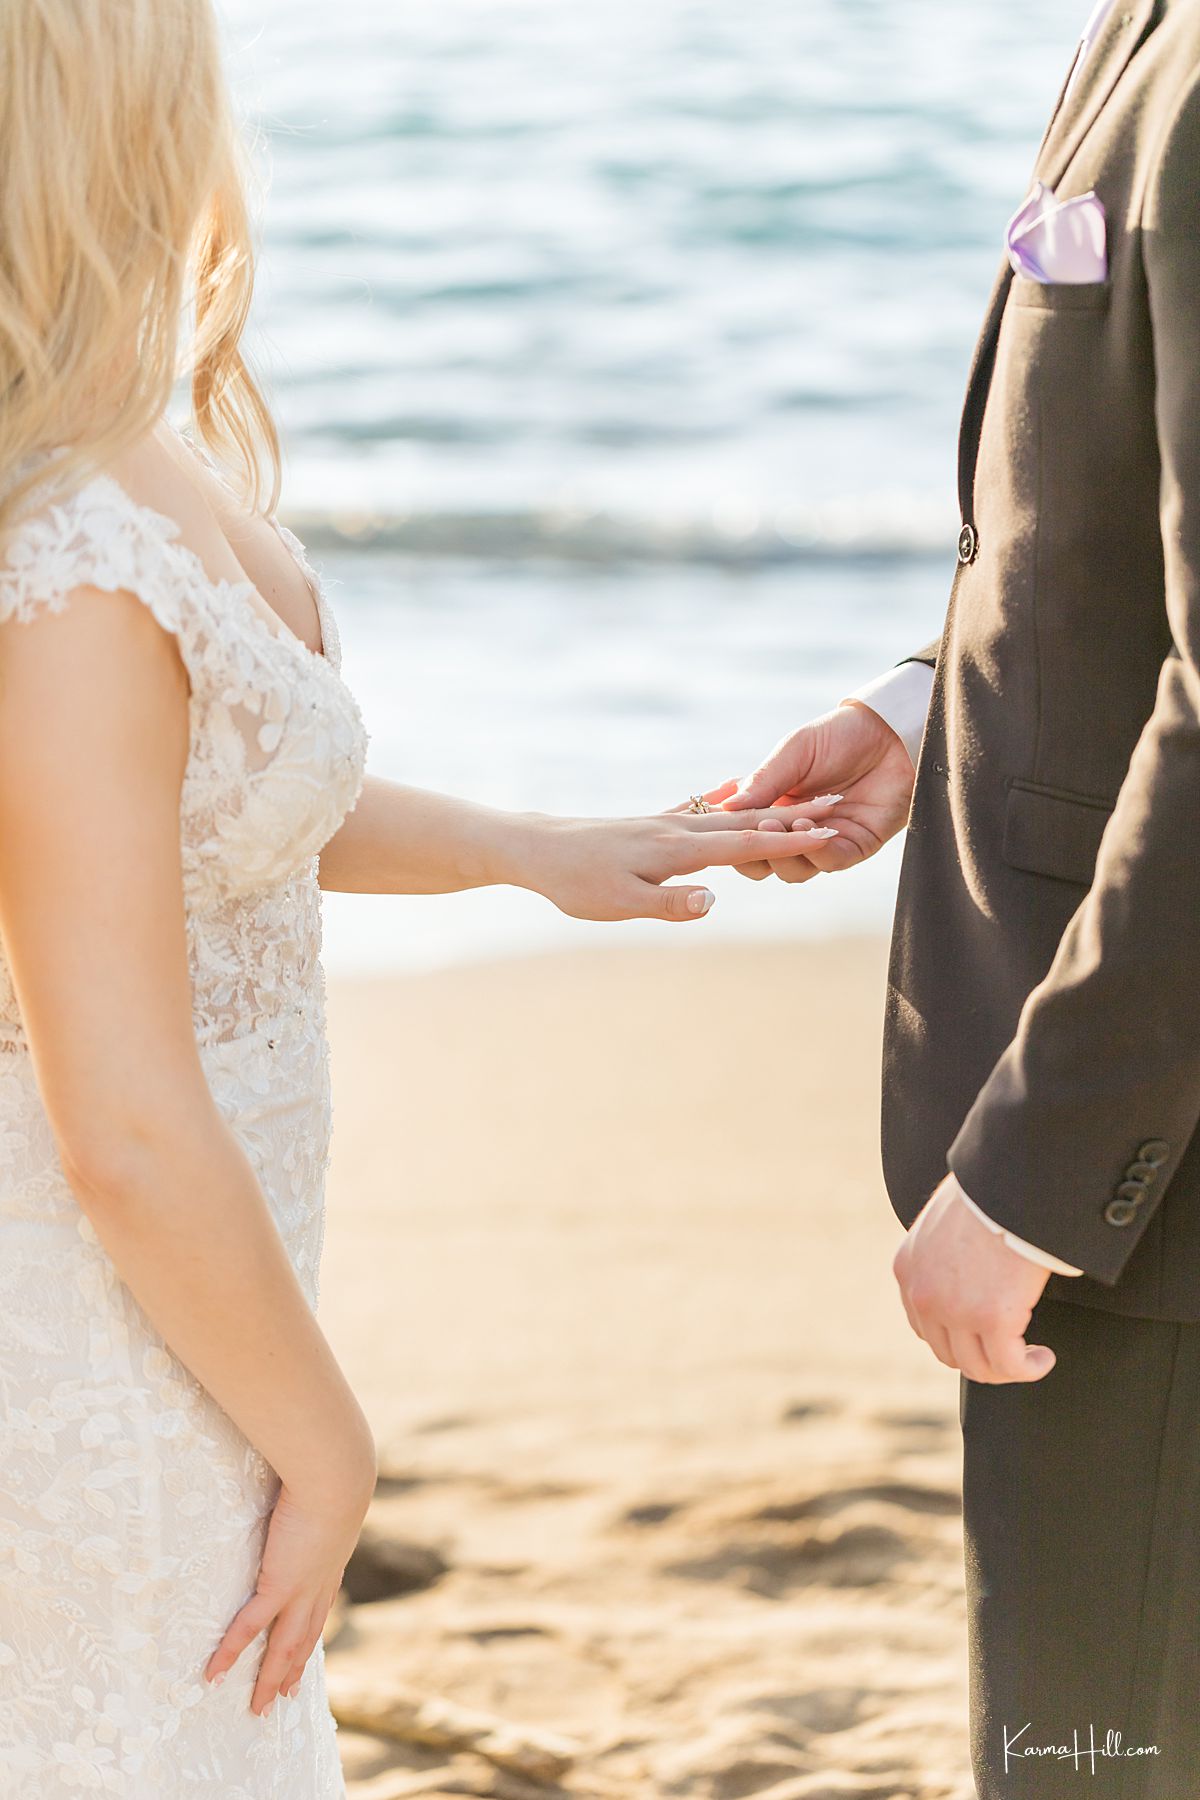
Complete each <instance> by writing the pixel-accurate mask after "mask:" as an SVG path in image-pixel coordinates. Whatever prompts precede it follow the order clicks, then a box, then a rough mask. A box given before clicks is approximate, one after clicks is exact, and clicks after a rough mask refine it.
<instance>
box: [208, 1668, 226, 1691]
mask: <svg viewBox="0 0 1200 1800" xmlns="http://www.w3.org/2000/svg"><path fill="white" fill-rule="evenodd" d="M228 1673H229V1671H228V1669H220V1670H219V1671H218V1672H217V1674H215V1675H211V1676H210V1677H209V1680H210V1681H211V1682H212V1685H213V1686H214V1687H220V1685H221V1683H222V1682H223V1681H224V1679H225V1677H226V1675H228Z"/></svg>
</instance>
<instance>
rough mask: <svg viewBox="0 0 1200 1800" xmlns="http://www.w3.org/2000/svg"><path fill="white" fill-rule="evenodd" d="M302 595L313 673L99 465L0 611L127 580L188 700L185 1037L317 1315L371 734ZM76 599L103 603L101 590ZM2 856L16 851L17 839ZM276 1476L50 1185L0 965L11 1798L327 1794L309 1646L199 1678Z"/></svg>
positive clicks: (35, 1100)
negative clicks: (293, 1677)
mask: <svg viewBox="0 0 1200 1800" xmlns="http://www.w3.org/2000/svg"><path fill="white" fill-rule="evenodd" d="M279 529H280V533H281V536H283V537H284V539H285V541H287V542H288V543H289V545H290V547H291V548H292V550H293V553H294V554H295V555H296V557H297V560H298V562H299V563H300V566H301V568H302V569H303V570H304V571H305V573H306V574H307V576H308V577H309V579H310V581H311V583H312V585H313V589H314V594H315V596H316V598H317V603H318V607H319V611H320V617H321V624H322V629H323V633H324V647H325V654H324V656H320V655H317V654H315V653H313V652H312V651H310V650H309V649H308V648H307V647H306V646H305V645H304V644H302V643H301V642H300V640H299V639H298V638H296V637H295V636H294V635H293V634H291V633H290V632H289V633H286V635H281V633H283V632H284V628H283V626H282V625H281V626H280V630H279V632H276V630H275V628H274V626H273V625H272V624H271V623H269V622H268V621H267V620H265V619H264V618H263V617H262V615H261V614H260V613H259V612H258V611H256V610H255V608H254V607H253V606H251V605H250V604H249V603H248V597H247V596H248V592H249V591H250V590H249V584H232V583H229V582H224V581H221V582H214V581H213V580H212V579H210V578H209V576H208V575H207V574H206V572H205V570H204V568H203V566H202V564H201V563H200V561H199V559H198V558H197V557H196V555H195V554H194V553H193V552H191V551H190V550H188V549H187V548H186V547H185V546H184V545H183V544H181V543H180V542H179V541H178V533H177V528H176V527H175V525H174V523H173V522H172V521H170V520H168V519H166V518H164V517H163V516H161V515H160V514H158V513H155V512H152V511H149V510H148V509H147V508H145V507H143V506H141V505H139V504H137V503H135V502H134V500H133V499H132V498H131V497H130V496H129V494H128V493H126V491H125V490H124V489H123V488H122V487H121V486H119V485H118V484H117V483H116V482H115V481H114V480H112V479H110V478H108V477H102V478H99V479H95V480H91V481H88V482H87V483H86V485H85V486H83V487H82V488H81V489H80V490H79V491H77V492H76V493H74V494H73V495H72V496H70V497H68V498H66V499H65V500H63V501H61V502H58V503H55V504H48V505H43V506H42V507H41V509H40V511H39V512H38V513H37V515H35V516H33V517H31V518H30V519H29V520H28V521H27V522H26V523H24V524H22V525H21V526H20V527H18V530H17V533H16V535H15V537H14V538H13V539H12V540H11V542H10V547H9V550H8V554H7V558H6V563H5V564H4V565H0V619H13V618H15V619H19V620H26V619H29V618H32V617H33V616H34V615H35V614H36V613H37V611H38V610H39V609H40V608H45V607H49V608H52V609H57V608H61V607H62V606H64V605H65V604H67V603H68V596H69V595H70V594H71V590H72V589H74V588H76V587H78V586H79V584H81V583H87V584H90V585H94V586H95V587H97V588H101V589H105V590H108V591H110V592H111V591H116V590H120V589H128V590H131V591H132V592H133V593H134V594H136V595H138V596H139V597H140V598H141V599H142V601H143V602H144V603H145V605H146V606H148V607H149V608H150V611H151V612H152V613H153V615H154V617H155V618H156V619H157V620H158V621H159V623H160V624H161V625H162V626H163V627H165V628H166V629H167V630H168V631H170V632H171V633H173V634H174V636H175V638H176V640H177V642H178V645H179V649H180V653H181V655H182V658H183V661H184V663H185V665H186V668H187V672H188V675H189V678H190V686H191V702H190V713H191V744H190V754H189V759H188V764H187V772H186V777H185V782H184V789H183V796H182V804H181V828H182V846H183V877H184V887H185V898H186V906H187V926H188V939H189V952H190V960H191V977H192V988H193V995H194V1018H195V1031H196V1039H197V1043H198V1045H199V1048H200V1054H201V1057H202V1060H203V1066H204V1070H205V1073H206V1075H207V1078H208V1082H209V1085H210V1087H211V1090H212V1093H213V1095H214V1097H215V1100H216V1103H217V1105H218V1107H219V1108H220V1111H221V1113H222V1114H223V1116H224V1117H225V1118H226V1119H227V1120H228V1121H229V1123H230V1125H231V1126H232V1128H233V1129H234V1131H235V1132H236V1134H237V1136H238V1139H239V1141H240V1143H241V1144H242V1146H243V1148H244V1149H245V1151H246V1153H247V1155H248V1156H249V1158H250V1160H251V1162H252V1163H253V1166H254V1168H255V1170H256V1172H257V1174H258V1177H259V1179H260V1181H261V1183H262V1187H263V1191H264V1193H265V1195H266V1197H267V1200H268V1202H269V1204H270V1206H271V1209H272V1211H273V1213H274V1216H275V1219H276V1221H277V1223H278V1226H279V1230H280V1232H281V1234H282V1236H283V1239H284V1241H285V1243H286V1245H287V1249H288V1252H289V1255H290V1257H291V1260H292V1262H293V1264H294V1266H295V1269H296V1273H297V1275H298V1277H299V1280H300V1282H301V1284H302V1286H303V1289H304V1292H305V1294H306V1295H307V1297H308V1299H309V1301H310V1303H311V1304H312V1305H313V1306H314V1307H315V1305H316V1300H317V1271H318V1262H319V1258H320V1252H321V1240H322V1232H323V1221H324V1182H325V1170H326V1161H327V1155H328V1148H329V1134H330V1096H329V1081H328V1058H327V1046H326V1037H325V1022H324V983H323V976H322V970H321V965H320V961H319V949H320V890H319V888H318V885H317V852H318V850H319V849H320V848H321V846H322V845H323V844H324V843H325V842H326V841H327V840H328V839H329V838H330V837H331V836H332V834H333V832H334V831H335V830H336V829H337V827H338V825H339V824H340V823H341V821H342V820H343V818H344V817H345V815H346V813H347V812H348V811H349V810H350V809H351V807H352V806H353V805H354V802H355V800H356V799H357V796H358V793H359V789H360V785H361V781H362V777H363V769H364V760H365V752H366V742H367V734H366V732H365V730H364V728H363V722H362V718H361V716H360V713H359V710H358V707H357V705H356V703H355V701H354V699H353V697H352V695H351V694H350V692H349V690H348V689H347V688H346V687H345V685H344V684H343V682H342V680H341V678H340V675H339V672H338V671H339V666H340V655H339V648H338V638H337V632H336V628H335V625H334V622H333V619H332V617H331V615H330V612H329V607H328V603H327V601H326V599H325V596H324V595H323V594H322V592H321V589H320V583H319V581H318V580H317V579H316V577H315V575H314V573H313V571H312V570H311V568H310V567H309V565H308V563H307V561H306V560H305V558H304V556H303V552H302V550H301V549H300V546H299V545H298V544H297V542H296V540H295V539H294V538H293V537H292V536H291V534H290V533H288V532H286V531H284V530H283V529H282V528H279ZM69 603H70V604H72V605H78V604H90V605H93V606H96V605H99V606H103V605H105V604H108V601H107V599H106V598H105V597H104V596H103V595H100V596H92V597H90V598H89V599H83V598H82V597H80V596H74V597H72V598H71V599H70V602H69ZM0 854H3V846H0ZM277 1491H278V1478H277V1477H276V1476H275V1474H274V1472H273V1471H272V1470H271V1468H270V1467H269V1466H268V1465H267V1463H266V1462H265V1461H264V1460H263V1458H262V1457H261V1456H260V1455H259V1454H258V1452H257V1451H256V1450H255V1449H254V1448H253V1447H252V1446H251V1445H250V1444H249V1443H248V1442H247V1440H246V1439H245V1438H244V1437H243V1436H242V1434H241V1433H240V1432H239V1431H238V1429H237V1428H236V1427H235V1425H234V1424H233V1422H232V1421H231V1419H230V1418H229V1417H228V1415H227V1414H226V1413H224V1412H223V1411H222V1410H221V1408H220V1407H218V1406H217V1405H216V1403H215V1402H214V1401H213V1400H212V1399H211V1397H210V1396H209V1395H208V1393H207V1392H206V1391H205V1389H203V1388H202V1387H201V1386H200V1385H199V1383H198V1382H197V1381H196V1380H195V1379H194V1378H193V1377H192V1376H191V1375H190V1373H189V1372H188V1371H187V1369H186V1368H184V1367H183V1366H182V1364H181V1363H179V1362H178V1361H177V1359H176V1358H175V1357H174V1356H173V1355H172V1354H171V1352H170V1351H169V1350H168V1349H167V1348H166V1346H165V1344H164V1343H163V1340H162V1339H161V1337H160V1336H159V1335H158V1333H157V1332H156V1331H155V1330H154V1329H153V1327H152V1326H151V1325H150V1323H149V1321H148V1319H147V1318H146V1316H145V1314H144V1313H143V1312H142V1311H141V1309H140V1308H139V1306H138V1305H137V1303H136V1302H135V1301H134V1299H133V1297H132V1295H131V1294H130V1293H129V1292H128V1290H127V1289H126V1288H125V1287H124V1285H123V1284H122V1282H121V1280H120V1278H119V1276H118V1275H117V1272H116V1270H115V1269H114V1267H113V1265H112V1263H111V1262H110V1261H109V1259H108V1257H107V1255H106V1254H105V1252H104V1251H103V1249H102V1248H101V1246H100V1244H99V1242H98V1240H97V1237H96V1234H95V1232H94V1230H93V1228H92V1226H91V1225H90V1224H89V1222H88V1220H87V1218H86V1216H85V1215H84V1214H83V1212H82V1211H81V1210H80V1207H79V1205H78V1203H77V1201H76V1200H75V1198H74V1195H73V1194H72V1192H71V1190H70V1188H69V1187H68V1186H67V1183H66V1181H65V1180H64V1178H63V1173H62V1168H61V1164H60V1161H59V1158H58V1155H57V1152H56V1149H55V1145H54V1142H53V1139H52V1137H51V1133H50V1129H49V1126H48V1124H47V1120H46V1117H45V1114H44V1111H43V1108H42V1105H41V1101H40V1099H39V1096H38V1089H37V1084H36V1082H35V1079H34V1074H33V1069H32V1067H31V1064H30V1056H29V1051H28V1046H27V1043H26V1039H25V1034H24V1031H23V1029H22V1025H21V1017H20V1012H19V1009H18V1007H17V1004H16V1001H15V998H14V995H13V989H12V983H11V980H10V978H9V973H8V969H7V966H6V964H5V962H4V959H3V955H2V954H0V1795H3V1796H4V1800H59V1797H60V1796H68V1795H69V1796H73V1797H74V1796H79V1795H80V1794H89V1793H98V1794H117V1795H120V1796H122V1800H339V1797H340V1796H343V1795H344V1792H345V1789H344V1785H343V1781H342V1777H341V1773H340V1770H339V1760H338V1753H337V1747H336V1742H335V1735H334V1723H333V1720H332V1718H331V1716H330V1712H329V1707H328V1704H327V1701H326V1697H325V1682H324V1668H323V1664H322V1659H321V1654H320V1650H319V1648H318V1652H317V1654H316V1655H315V1656H314V1657H313V1659H312V1660H311V1661H310V1662H309V1665H308V1668H307V1670H306V1671H305V1674H304V1678H303V1682H302V1685H301V1687H300V1690H299V1693H298V1695H297V1697H296V1698H295V1699H293V1700H288V1699H286V1698H281V1699H280V1700H279V1701H278V1702H277V1703H276V1705H275V1707H274V1709H273V1710H272V1713H271V1714H270V1716H269V1717H268V1718H267V1719H265V1720H263V1719H260V1718H258V1717H256V1716H254V1715H253V1714H252V1713H251V1712H250V1711H249V1699H250V1693H251V1689H252V1686H253V1681H254V1674H255V1669H256V1665H257V1662H258V1660H259V1657H260V1655H261V1650H262V1645H263V1640H262V1639H261V1638H260V1639H259V1640H258V1641H256V1643H255V1644H254V1645H252V1646H251V1648H250V1650H249V1651H248V1652H247V1653H245V1654H244V1655H243V1656H242V1658H241V1660H240V1661H239V1663H238V1665H237V1666H236V1668H235V1669H234V1670H233V1672H232V1673H231V1674H230V1675H229V1676H228V1677H227V1679H226V1680H225V1682H224V1683H223V1684H221V1685H220V1686H217V1687H213V1686H211V1685H209V1684H208V1683H206V1682H205V1681H203V1679H202V1671H203V1669H204V1665H205V1663H206V1661H207V1659H208V1657H209V1656H210V1654H211V1653H212V1651H213V1650H214V1649H215V1648H216V1645H217V1643H218V1642H219V1640H220V1638H221V1636H222V1634H223V1632H224V1630H225V1627H226V1626H227V1625H228V1623H229V1621H230V1620H231V1619H232V1617H233V1615H234V1614H235V1613H236V1612H237V1611H238V1609H239V1607H241V1606H242V1605H243V1604H244V1602H245V1601H246V1600H247V1599H248V1598H249V1597H250V1595H251V1594H252V1592H253V1591H254V1585H255V1579H256V1575H257V1571H258V1564H259V1559H260V1553H261V1548H262V1543H263V1538H264V1535H265V1530H266V1523H267V1519H268V1515H269V1513H270V1510H271V1507H272V1505H273V1503H274V1500H275V1496H276V1494H277Z"/></svg>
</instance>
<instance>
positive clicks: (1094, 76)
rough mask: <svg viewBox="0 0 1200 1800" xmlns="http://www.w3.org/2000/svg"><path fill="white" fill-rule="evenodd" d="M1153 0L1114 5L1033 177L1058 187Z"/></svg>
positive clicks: (1139, 35)
mask: <svg viewBox="0 0 1200 1800" xmlns="http://www.w3.org/2000/svg"><path fill="white" fill-rule="evenodd" d="M1156 9H1157V0H1132V3H1130V0H1116V4H1115V5H1114V7H1113V10H1112V12H1111V13H1110V14H1109V16H1108V19H1107V21H1106V22H1105V26H1104V29H1103V31H1102V32H1101V33H1100V36H1099V38H1098V39H1097V41H1096V42H1095V44H1093V45H1092V48H1091V52H1090V54H1089V56H1088V60H1087V62H1086V64H1085V65H1084V68H1083V71H1082V73H1081V75H1080V77H1079V80H1078V82H1077V83H1076V86H1075V91H1074V93H1073V94H1072V95H1071V98H1070V99H1069V100H1068V101H1067V102H1066V104H1065V105H1060V106H1059V108H1058V110H1057V112H1056V113H1055V115H1054V118H1053V119H1052V120H1051V123H1050V129H1049V131H1047V133H1046V136H1045V138H1044V139H1043V142H1042V147H1041V150H1040V151H1039V153H1038V160H1037V165H1036V167H1035V170H1034V174H1035V176H1036V178H1037V180H1039V181H1044V182H1045V184H1046V186H1047V187H1049V188H1053V187H1057V185H1058V183H1059V182H1060V181H1061V180H1062V177H1063V176H1064V174H1065V173H1066V171H1067V169H1068V167H1069V166H1070V164H1071V163H1072V161H1073V160H1074V158H1075V157H1076V155H1077V154H1078V152H1079V150H1080V149H1081V148H1082V146H1083V141H1084V139H1085V138H1086V137H1087V135H1088V132H1089V131H1090V130H1091V129H1092V126H1093V125H1094V124H1095V123H1096V120H1097V119H1098V118H1099V116H1100V114H1101V112H1102V111H1103V110H1104V107H1105V105H1106V103H1107V102H1108V100H1109V99H1110V98H1111V97H1112V93H1113V89H1114V88H1115V87H1116V85H1117V83H1118V81H1120V79H1121V77H1122V75H1123V74H1124V73H1125V70H1126V68H1127V67H1128V65H1129V61H1130V58H1131V57H1132V56H1133V54H1134V52H1135V50H1137V48H1138V46H1139V45H1140V44H1141V42H1142V40H1143V38H1144V37H1145V35H1146V31H1147V29H1148V28H1149V26H1150V25H1151V23H1152V22H1153V19H1154V14H1155V11H1156Z"/></svg>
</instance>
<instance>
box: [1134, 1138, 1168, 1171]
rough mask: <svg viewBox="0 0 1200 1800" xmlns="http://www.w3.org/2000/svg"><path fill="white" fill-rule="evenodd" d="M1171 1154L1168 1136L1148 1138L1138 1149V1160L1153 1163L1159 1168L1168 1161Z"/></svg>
mask: <svg viewBox="0 0 1200 1800" xmlns="http://www.w3.org/2000/svg"><path fill="white" fill-rule="evenodd" d="M1170 1154H1171V1146H1170V1144H1168V1142H1167V1140H1166V1138H1147V1140H1146V1142H1145V1143H1144V1144H1143V1145H1142V1147H1141V1149H1140V1150H1139V1151H1138V1161H1139V1162H1148V1163H1153V1165H1154V1167H1155V1168H1156V1169H1157V1168H1159V1167H1161V1165H1162V1164H1163V1163H1165V1162H1166V1160H1167V1158H1168V1156H1170Z"/></svg>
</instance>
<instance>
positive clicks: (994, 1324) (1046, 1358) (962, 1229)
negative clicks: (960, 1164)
mask: <svg viewBox="0 0 1200 1800" xmlns="http://www.w3.org/2000/svg"><path fill="white" fill-rule="evenodd" d="M892 1270H893V1272H894V1274H895V1277H896V1280H897V1281H898V1282H899V1284H900V1297H901V1299H902V1300H903V1302H904V1310H905V1312H906V1313H907V1314H908V1322H909V1324H910V1325H911V1326H912V1328H913V1330H914V1331H915V1332H916V1334H917V1336H918V1337H919V1338H924V1340H925V1342H926V1343H927V1344H928V1345H929V1348H930V1349H931V1350H932V1351H933V1353H934V1355H935V1356H936V1357H937V1359H938V1361H939V1362H944V1363H945V1364H946V1367H947V1368H949V1369H961V1371H962V1373H963V1374H964V1375H967V1376H969V1377H970V1379H971V1380H972V1381H986V1382H993V1383H995V1382H1006V1381H1040V1380H1041V1379H1042V1377H1043V1375H1048V1374H1049V1373H1050V1371H1051V1369H1052V1368H1053V1367H1054V1362H1055V1357H1054V1352H1053V1350H1051V1349H1050V1348H1049V1347H1048V1346H1047V1345H1045V1344H1027V1343H1026V1342H1025V1332H1026V1329H1027V1327H1028V1325H1029V1320H1030V1318H1031V1316H1032V1313H1033V1309H1034V1307H1035V1306H1036V1305H1037V1302H1038V1300H1039V1299H1040V1298H1041V1294H1042V1289H1043V1288H1044V1287H1045V1285H1046V1283H1047V1281H1048V1280H1049V1278H1050V1274H1049V1270H1048V1269H1043V1268H1041V1267H1040V1266H1039V1265H1038V1264H1037V1263H1034V1262H1030V1260H1029V1259H1028V1257H1024V1256H1021V1255H1019V1254H1018V1252H1017V1251H1016V1250H1010V1249H1009V1247H1008V1245H1007V1244H1006V1243H1005V1242H1004V1241H1003V1239H1002V1238H1001V1237H1000V1236H999V1235H998V1234H997V1233H996V1232H993V1231H989V1230H988V1228H987V1226H986V1225H985V1224H983V1223H982V1221H981V1220H979V1219H977V1218H976V1217H975V1214H974V1213H973V1212H972V1211H971V1209H970V1207H969V1206H964V1204H963V1201H962V1189H961V1188H960V1187H959V1185H958V1182H957V1181H956V1180H955V1178H954V1176H953V1175H947V1176H946V1178H945V1180H944V1181H942V1182H941V1183H940V1184H939V1185H938V1186H937V1187H936V1188H935V1189H934V1192H933V1195H932V1196H931V1198H930V1199H929V1201H928V1202H927V1203H926V1205H925V1206H924V1208H923V1209H922V1210H921V1212H920V1213H918V1215H917V1217H916V1218H915V1219H914V1221H913V1223H912V1226H911V1227H910V1229H909V1232H908V1235H907V1237H906V1238H905V1239H904V1242H903V1243H902V1244H901V1246H900V1248H899V1250H898V1251H897V1252H896V1256H895V1259H894V1261H893V1263H892Z"/></svg>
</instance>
